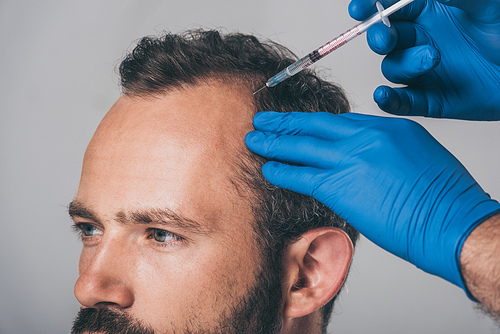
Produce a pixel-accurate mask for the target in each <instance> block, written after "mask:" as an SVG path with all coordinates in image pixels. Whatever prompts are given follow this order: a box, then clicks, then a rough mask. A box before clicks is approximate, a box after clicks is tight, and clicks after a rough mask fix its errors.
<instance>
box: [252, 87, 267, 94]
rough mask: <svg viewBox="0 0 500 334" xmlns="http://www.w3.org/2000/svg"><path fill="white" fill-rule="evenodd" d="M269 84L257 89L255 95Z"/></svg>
mask: <svg viewBox="0 0 500 334" xmlns="http://www.w3.org/2000/svg"><path fill="white" fill-rule="evenodd" d="M266 87H267V86H264V87H262V88H260V89H259V90H256V91H255V92H253V95H255V94H257V93H258V92H260V91H261V90H263V89H264V88H266Z"/></svg>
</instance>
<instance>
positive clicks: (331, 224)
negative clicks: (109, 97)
mask: <svg viewBox="0 0 500 334" xmlns="http://www.w3.org/2000/svg"><path fill="white" fill-rule="evenodd" d="M291 62H293V58H292V55H291V54H289V53H288V52H287V51H286V50H285V49H283V48H280V47H278V46H276V45H271V44H267V45H266V44H262V43H260V42H258V41H257V39H255V38H254V37H252V36H246V35H241V34H234V35H226V36H220V34H219V33H217V32H213V31H211V32H195V33H191V34H189V35H186V36H179V35H168V34H167V35H165V36H163V37H162V38H159V39H156V38H145V39H143V40H141V41H140V42H139V44H138V46H137V47H136V48H135V49H134V50H133V51H132V52H131V53H130V54H129V55H128V56H127V57H126V59H125V60H124V61H123V62H122V64H121V66H120V74H121V82H122V87H123V92H124V95H123V96H122V97H121V98H120V99H119V100H118V101H117V102H116V103H115V105H114V106H113V107H112V108H111V110H110V111H109V112H108V114H107V115H106V116H105V117H104V119H103V121H102V122H101V124H100V125H99V128H98V129H97V131H96V133H95V135H94V137H93V138H92V141H91V143H90V144H89V147H88V149H87V152H86V154H85V159H84V165H83V171H82V178H81V182H80V187H79V189H78V194H77V197H76V199H75V201H74V202H73V203H72V204H71V205H70V214H71V215H72V217H73V219H74V220H75V223H76V224H77V227H78V230H79V231H81V232H82V239H83V244H84V246H83V250H82V254H81V257H80V265H79V271H80V278H79V279H78V281H77V283H76V286H75V294H76V296H77V298H78V300H79V301H80V303H81V304H82V306H83V307H84V308H85V309H84V310H83V311H82V312H81V313H80V315H79V317H78V318H77V320H76V321H75V326H74V330H75V332H78V333H80V332H81V333H85V332H92V331H100V332H104V331H105V328H104V327H102V326H101V325H102V324H104V325H105V326H109V327H111V328H112V329H111V330H110V331H109V332H110V333H113V332H125V331H124V330H123V329H120V328H121V327H119V326H120V323H122V324H123V323H124V324H126V326H129V327H131V326H132V324H134V325H135V326H136V327H137V328H138V330H137V331H136V332H137V333H142V332H147V330H150V331H156V332H158V333H164V332H166V333H198V332H200V333H201V332H203V333H242V332H249V333H273V332H279V331H280V330H281V331H282V332H290V333H292V332H294V331H298V332H304V328H310V329H311V332H314V331H315V330H321V328H322V327H324V326H322V324H325V323H326V322H327V319H328V317H329V314H330V311H331V305H332V303H333V301H332V302H330V303H329V301H330V300H333V298H334V296H335V295H336V294H337V293H338V291H339V290H340V288H341V286H342V284H343V281H344V279H345V276H346V275H347V271H348V268H349V263H350V259H351V257H352V249H353V243H354V242H355V240H356V237H357V233H356V231H355V230H353V229H352V227H350V226H349V225H347V224H346V223H345V222H344V221H343V220H341V219H340V218H339V217H338V216H336V215H335V214H334V213H332V212H331V211H330V210H328V209H327V208H326V207H324V206H323V205H321V204H319V203H318V202H317V201H315V200H313V199H312V198H309V197H306V196H302V195H298V194H295V193H292V192H290V191H286V190H282V189H278V188H276V187H273V186H271V185H270V184H268V183H266V182H265V180H264V179H263V177H262V175H261V174H260V166H261V165H262V163H263V162H264V160H263V159H261V158H259V157H257V156H255V155H253V154H252V153H250V152H249V151H248V150H247V149H246V147H245V144H244V136H245V134H246V133H247V132H249V131H251V130H252V129H253V128H252V123H251V121H252V117H253V115H254V114H255V113H256V112H257V111H259V110H276V111H292V110H308V111H320V110H323V111H324V110H326V111H330V112H335V113H340V112H347V111H348V107H349V106H348V103H347V100H346V98H345V96H344V95H343V94H342V92H341V91H340V89H339V88H338V87H336V86H334V85H332V84H330V83H327V82H325V81H322V80H320V79H319V78H317V77H316V76H315V75H313V74H312V73H310V72H306V73H304V74H301V75H299V76H297V77H296V78H293V79H291V80H288V82H285V83H283V84H282V85H280V86H277V87H276V88H274V89H272V90H268V91H263V92H261V93H259V94H258V95H256V96H253V95H252V92H253V91H254V90H255V89H256V88H257V87H259V86H260V85H262V83H263V82H264V81H265V79H266V78H267V77H270V76H271V75H273V74H275V73H276V72H278V71H279V70H281V69H282V68H283V67H285V66H287V65H289V64H290V63H291ZM346 233H347V234H346ZM325 304H326V305H325ZM97 310H99V312H97ZM108 310H109V311H110V312H108ZM100 326H101V327H100ZM139 328H142V330H139ZM136 332H133V331H130V330H129V331H128V332H127V333H136Z"/></svg>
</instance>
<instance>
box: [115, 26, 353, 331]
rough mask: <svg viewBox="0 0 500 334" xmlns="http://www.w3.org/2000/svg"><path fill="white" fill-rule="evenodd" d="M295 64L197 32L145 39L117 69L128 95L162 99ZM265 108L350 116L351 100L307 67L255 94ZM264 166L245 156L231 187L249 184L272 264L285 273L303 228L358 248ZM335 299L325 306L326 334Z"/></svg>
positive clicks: (241, 40) (270, 49)
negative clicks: (336, 235) (330, 231)
mask: <svg viewBox="0 0 500 334" xmlns="http://www.w3.org/2000/svg"><path fill="white" fill-rule="evenodd" d="M295 60H297V58H296V56H295V55H294V54H293V53H292V52H290V51H289V50H288V49H286V48H285V47H283V46H280V45H278V44H276V43H273V42H269V41H267V42H261V41H259V40H258V39H257V38H256V37H254V36H251V35H245V34H240V33H234V34H221V33H219V32H218V31H202V30H196V31H190V32H186V33H184V34H181V35H179V34H170V33H167V34H164V35H163V36H161V37H144V38H142V39H141V40H140V41H139V42H138V45H137V46H136V47H135V48H134V50H133V51H132V52H131V53H130V54H128V55H127V56H126V58H125V59H124V60H123V62H122V63H121V65H120V69H119V70H120V76H121V85H122V89H123V93H124V94H126V95H130V96H143V95H158V94H162V93H166V92H168V91H170V90H172V89H175V88H180V87H183V86H186V85H195V84H198V83H202V82H204V81H207V80H210V79H224V80H225V81H227V80H236V81H239V82H241V81H243V82H244V83H245V84H246V85H248V86H250V88H251V89H253V90H256V89H257V88H260V87H262V86H263V84H264V82H265V80H267V78H269V77H271V76H273V75H274V74H276V73H278V72H279V71H281V70H282V69H283V68H285V67H286V66H288V65H290V64H292V63H293V62H294V61H295ZM261 110H274V111H279V112H289V111H308V112H317V111H328V112H331V113H334V114H339V113H345V112H348V111H349V102H348V100H347V98H346V96H345V94H344V93H343V91H342V89H341V88H340V87H338V86H336V85H334V84H332V83H330V82H327V81H325V80H322V79H320V78H319V77H318V76H317V75H316V74H315V73H314V72H313V71H311V70H304V71H302V72H301V73H299V74H298V75H295V76H294V77H293V78H291V79H288V80H286V81H285V82H283V83H281V84H279V85H278V86H276V87H274V88H272V89H265V90H263V91H261V92H260V93H258V94H256V95H255V112H257V111H261ZM265 161H266V160H265V159H263V158H262V157H259V156H257V155H255V154H253V153H251V152H249V151H247V152H244V153H243V157H242V160H241V165H240V166H239V167H240V171H239V173H238V179H237V180H232V182H233V184H234V185H235V187H236V188H237V189H238V187H239V186H240V185H244V186H247V187H248V186H249V187H250V188H251V189H252V190H253V191H254V198H253V203H252V204H253V208H254V214H255V217H256V224H255V227H254V228H255V231H256V233H257V236H258V238H257V239H258V242H259V243H260V245H261V248H262V249H265V251H264V252H265V254H266V255H267V256H269V257H271V260H270V261H271V262H272V263H274V264H275V265H276V266H279V269H278V270H279V271H280V274H281V265H280V264H279V263H280V260H281V257H282V254H283V251H284V249H285V248H286V247H287V245H289V244H290V243H291V242H293V241H295V240H297V239H298V238H299V237H300V235H301V234H303V233H304V232H306V231H309V230H312V229H314V228H318V227H325V226H331V227H337V228H340V229H342V230H344V231H345V232H346V233H347V234H348V235H349V237H350V238H351V240H352V242H353V244H355V243H356V240H357V238H358V232H357V231H356V230H355V229H354V228H353V227H351V226H350V225H349V224H347V223H346V222H345V221H344V220H343V219H341V218H340V217H339V216H338V215H336V214H335V213H334V212H332V211H331V210H330V209H328V208H327V207H326V206H324V205H323V204H321V203H319V202H318V201H317V200H315V199H313V198H311V197H308V196H304V195H300V194H297V193H294V192H292V191H289V190H284V189H281V188H277V187H275V186H273V185H271V184H270V183H268V182H267V181H266V180H265V179H264V177H263V176H262V173H261V172H260V168H261V167H262V165H263V163H264V162H265ZM334 300H335V298H333V299H332V300H331V301H330V302H329V303H328V304H326V305H325V306H323V332H325V331H326V326H327V324H328V321H329V318H330V315H331V311H332V308H333V302H334Z"/></svg>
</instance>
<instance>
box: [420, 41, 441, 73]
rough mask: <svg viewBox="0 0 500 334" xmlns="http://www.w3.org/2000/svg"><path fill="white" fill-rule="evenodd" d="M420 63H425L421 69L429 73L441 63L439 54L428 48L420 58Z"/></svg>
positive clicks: (433, 48) (434, 49) (430, 47)
mask: <svg viewBox="0 0 500 334" xmlns="http://www.w3.org/2000/svg"><path fill="white" fill-rule="evenodd" d="M422 61H423V62H425V63H424V64H422V67H423V68H425V69H426V71H430V70H432V69H434V68H435V67H436V66H437V65H438V64H439V63H440V62H441V53H440V52H439V50H438V49H436V48H435V47H433V46H428V47H427V48H426V50H425V53H424V56H423V57H422Z"/></svg>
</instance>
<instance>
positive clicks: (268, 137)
mask: <svg viewBox="0 0 500 334" xmlns="http://www.w3.org/2000/svg"><path fill="white" fill-rule="evenodd" d="M245 143H246V145H247V147H248V148H249V149H250V150H252V151H253V152H255V153H257V154H259V155H261V156H263V157H265V158H267V159H270V160H279V161H283V162H287V163H291V164H295V165H307V166H312V167H317V168H332V167H334V165H335V164H336V162H337V161H338V160H339V157H340V156H341V153H340V152H339V150H340V149H342V148H341V147H340V145H339V146H336V145H332V142H331V141H328V140H324V139H319V138H315V137H310V136H288V135H277V134H275V133H269V132H261V131H252V132H250V133H248V134H247V135H246V137H245Z"/></svg>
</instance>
